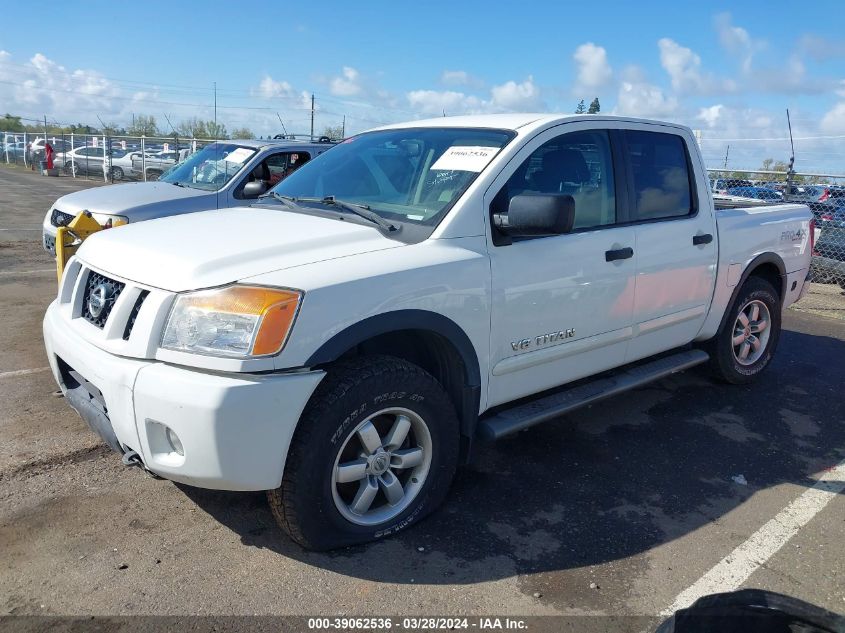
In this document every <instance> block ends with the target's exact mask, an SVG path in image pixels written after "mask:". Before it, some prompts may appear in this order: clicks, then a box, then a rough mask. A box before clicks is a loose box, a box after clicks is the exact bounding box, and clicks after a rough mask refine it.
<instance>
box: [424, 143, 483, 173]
mask: <svg viewBox="0 0 845 633" xmlns="http://www.w3.org/2000/svg"><path fill="white" fill-rule="evenodd" d="M498 151H499V148H498V147H481V146H479V145H453V146H452V147H450V148H449V149H447V150H446V151H445V152H443V155H442V156H441V157H440V158H438V159H437V160H436V161H434V164H433V165H432V166H431V168H432V169H442V170H444V171H474V172H479V171H481V170H482V169H484V168H485V167H486V166H487V163H489V162H490V161H491V160H492V158H493V157H494V156H495V155H496V152H498Z"/></svg>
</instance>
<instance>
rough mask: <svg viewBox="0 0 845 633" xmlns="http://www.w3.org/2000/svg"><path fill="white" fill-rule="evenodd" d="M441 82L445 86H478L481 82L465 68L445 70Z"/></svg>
mask: <svg viewBox="0 0 845 633" xmlns="http://www.w3.org/2000/svg"><path fill="white" fill-rule="evenodd" d="M440 83H442V84H443V85H444V86H478V85H480V83H481V82H480V80H478V79H477V78H475V77H473V76H472V75H470V74H469V73H468V72H467V71H465V70H444V71H443V72H442V73H441V75H440Z"/></svg>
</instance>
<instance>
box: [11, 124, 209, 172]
mask: <svg viewBox="0 0 845 633" xmlns="http://www.w3.org/2000/svg"><path fill="white" fill-rule="evenodd" d="M0 141H1V142H2V145H0V162H4V163H7V164H14V165H18V166H21V167H24V168H26V169H31V170H33V171H41V172H44V173H45V174H46V175H50V176H58V177H70V178H85V179H93V180H98V181H107V182H115V183H117V182H128V181H149V180H157V179H158V178H159V177H160V176H161V175H162V174H163V173H165V172H166V171H167V170H168V169H170V168H171V167H173V166H174V165H176V164H177V163H179V162H182V161H183V160H185V159H186V158H187V157H188V156H190V155H191V154H193V153H194V152H195V151H197V150H198V149H201V148H202V147H204V146H205V145H207V144H208V143H212V142H214V141H212V140H210V139H196V138H180V137H178V136H169V137H164V136H107V135H98V134H48V135H47V137H46V142H45V136H44V134H40V135H39V134H34V133H32V132H17V131H0ZM48 144H49V146H50V147H51V148H52V150H53V156H52V159H53V161H52V162H53V166H52V169H50V170H49V173H47V169H48V165H47V156H46V154H47V151H48V150H47V148H46V146H47V145H48Z"/></svg>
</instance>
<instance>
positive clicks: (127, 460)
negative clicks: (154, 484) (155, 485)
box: [121, 450, 162, 479]
mask: <svg viewBox="0 0 845 633" xmlns="http://www.w3.org/2000/svg"><path fill="white" fill-rule="evenodd" d="M121 459H122V461H123V465H124V466H137V467H138V468H140V469H141V470H143V471H144V472H145V473H146V474H147V475H149V476H150V477H152V478H153V479H162V477H159V476H158V475H156V474H155V473H154V472H153V471H151V470H149V469H148V468H147V467H146V466H144V462H143V460H141V456H140V455H138V453H136V452H135V451H133V450H127V451H126V452H125V453H124V454H123V457H122V458H121Z"/></svg>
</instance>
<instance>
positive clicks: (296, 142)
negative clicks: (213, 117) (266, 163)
mask: <svg viewBox="0 0 845 633" xmlns="http://www.w3.org/2000/svg"><path fill="white" fill-rule="evenodd" d="M219 142H221V143H236V144H238V145H243V146H244V147H252V148H255V149H259V148H261V147H278V146H288V147H306V146H311V145H319V146H322V147H325V148H326V149H328V148H329V147H331V146H332V145H334V143H320V142H318V141H307V140H304V139H292V138H279V139H276V138H269V139H267V138H265V139H260V138H246V139H240V138H233V139H227V140H223V141H219Z"/></svg>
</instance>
